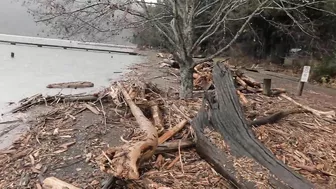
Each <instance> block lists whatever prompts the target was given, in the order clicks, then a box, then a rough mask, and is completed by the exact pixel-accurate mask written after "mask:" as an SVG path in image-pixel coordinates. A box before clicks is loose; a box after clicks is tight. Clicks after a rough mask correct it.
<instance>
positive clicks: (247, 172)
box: [192, 64, 313, 189]
mask: <svg viewBox="0 0 336 189" xmlns="http://www.w3.org/2000/svg"><path fill="white" fill-rule="evenodd" d="M213 77H214V82H215V86H216V88H215V90H216V93H215V94H216V96H215V97H210V96H209V95H207V96H206V97H205V101H204V106H203V108H202V110H201V111H200V112H199V114H198V116H197V117H196V118H195V120H194V121H193V122H192V123H193V124H192V126H193V128H194V130H195V132H196V136H197V143H196V149H197V152H198V153H199V155H200V156H201V157H202V158H204V159H205V160H206V161H208V162H209V163H210V165H212V166H213V168H214V169H215V170H216V171H217V172H219V173H220V174H221V175H223V176H224V177H225V178H227V179H228V180H230V181H231V184H232V185H233V186H234V187H236V188H297V189H306V188H307V189H308V188H313V186H312V185H311V184H310V183H309V182H308V181H306V180H305V179H304V178H303V177H302V176H301V175H299V174H297V173H296V172H294V171H293V170H291V169H290V168H289V167H287V166H286V165H285V164H284V163H283V162H281V161H280V160H278V159H277V158H276V157H275V156H274V155H273V154H272V152H271V151H270V150H268V149H267V148H266V147H265V146H263V145H262V144H261V142H260V141H259V140H257V139H256V138H255V136H254V134H253V132H252V130H251V128H250V127H249V126H248V124H247V121H246V120H245V119H244V115H243V111H242V107H241V106H240V103H239V100H238V97H237V94H236V89H235V86H234V83H233V80H232V75H231V73H230V71H229V69H228V68H226V67H224V65H218V64H217V65H215V67H214V70H213ZM213 136H216V137H213ZM218 136H219V137H218ZM258 175H263V176H262V177H258Z"/></svg>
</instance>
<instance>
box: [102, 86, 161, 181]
mask: <svg viewBox="0 0 336 189" xmlns="http://www.w3.org/2000/svg"><path fill="white" fill-rule="evenodd" d="M118 87H119V88H120V90H121V92H122V94H123V95H124V97H125V101H126V102H127V104H128V106H129V107H130V109H131V112H132V114H133V116H134V117H135V119H136V121H137V123H138V124H139V128H140V132H138V133H137V135H136V136H133V138H132V139H131V140H130V141H129V142H128V143H127V144H124V145H122V146H119V147H112V148H109V149H108V150H106V151H105V152H103V154H102V155H101V156H100V158H99V161H98V164H99V166H100V169H101V170H102V171H104V172H107V173H109V174H112V175H113V176H114V177H117V178H123V179H139V172H138V168H139V166H140V164H141V163H142V162H143V161H145V160H147V159H149V158H150V157H151V156H152V155H153V154H154V152H155V150H156V148H157V146H158V133H157V131H156V128H155V126H154V125H153V124H152V122H151V121H150V120H148V119H147V118H146V117H145V115H144V114H143V113H142V111H141V110H140V108H139V107H137V106H136V105H135V103H134V102H133V101H132V99H131V97H130V96H129V94H128V93H127V91H126V90H125V88H124V87H123V86H122V84H120V83H118Z"/></svg>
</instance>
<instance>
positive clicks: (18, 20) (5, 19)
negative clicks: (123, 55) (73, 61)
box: [0, 0, 131, 45]
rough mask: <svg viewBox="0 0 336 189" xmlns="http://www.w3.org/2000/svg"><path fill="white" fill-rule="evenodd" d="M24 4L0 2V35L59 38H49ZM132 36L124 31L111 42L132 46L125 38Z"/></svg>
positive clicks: (1, 0)
mask: <svg viewBox="0 0 336 189" xmlns="http://www.w3.org/2000/svg"><path fill="white" fill-rule="evenodd" d="M27 1H29V0H27ZM22 2H23V0H0V33H2V34H10V35H24V36H33V37H37V36H38V37H50V38H57V36H49V35H48V33H44V32H43V31H44V30H46V29H45V28H46V27H45V26H44V25H43V24H38V25H37V24H36V23H35V22H34V18H33V16H32V15H31V14H29V13H28V8H27V7H25V6H23V5H22ZM130 35H131V33H130V32H127V31H124V32H123V33H122V35H120V36H115V37H113V38H111V40H110V42H112V43H114V44H118V45H131V44H130V43H129V42H128V41H126V39H124V38H123V37H125V36H130Z"/></svg>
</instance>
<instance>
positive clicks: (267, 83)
mask: <svg viewBox="0 0 336 189" xmlns="http://www.w3.org/2000/svg"><path fill="white" fill-rule="evenodd" d="M271 85H272V80H271V79H268V78H265V79H264V83H263V94H264V95H266V96H271V94H272V91H271Z"/></svg>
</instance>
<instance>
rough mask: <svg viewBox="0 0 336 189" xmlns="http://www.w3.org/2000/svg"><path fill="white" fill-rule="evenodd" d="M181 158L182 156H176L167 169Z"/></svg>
mask: <svg viewBox="0 0 336 189" xmlns="http://www.w3.org/2000/svg"><path fill="white" fill-rule="evenodd" d="M179 159H180V156H176V158H175V159H174V160H173V161H172V162H171V163H170V164H169V165H168V166H167V169H170V168H172V167H173V166H174V164H175V163H176V162H178V161H179Z"/></svg>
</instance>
